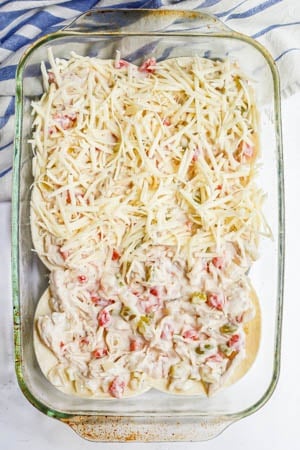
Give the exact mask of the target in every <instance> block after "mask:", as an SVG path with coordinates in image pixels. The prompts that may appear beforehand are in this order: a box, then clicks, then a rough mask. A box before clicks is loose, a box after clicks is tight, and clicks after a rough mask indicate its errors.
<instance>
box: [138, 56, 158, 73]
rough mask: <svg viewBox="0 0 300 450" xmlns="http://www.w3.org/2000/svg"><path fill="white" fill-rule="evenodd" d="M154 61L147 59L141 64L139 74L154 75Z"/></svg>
mask: <svg viewBox="0 0 300 450" xmlns="http://www.w3.org/2000/svg"><path fill="white" fill-rule="evenodd" d="M155 66H156V59H155V58H148V59H146V61H144V62H143V64H142V65H141V66H140V67H139V71H140V72H147V73H154V72H155V69H156V67H155Z"/></svg>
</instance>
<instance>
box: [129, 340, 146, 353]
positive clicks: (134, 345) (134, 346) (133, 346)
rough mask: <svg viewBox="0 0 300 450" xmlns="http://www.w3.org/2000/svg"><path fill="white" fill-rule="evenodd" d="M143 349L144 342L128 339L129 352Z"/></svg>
mask: <svg viewBox="0 0 300 450" xmlns="http://www.w3.org/2000/svg"><path fill="white" fill-rule="evenodd" d="M143 347H144V342H143V341H142V340H141V339H130V344H129V350H130V351H131V352H136V351H138V350H142V348H143Z"/></svg>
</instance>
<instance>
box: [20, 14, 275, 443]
mask: <svg viewBox="0 0 300 450" xmlns="http://www.w3.org/2000/svg"><path fill="white" fill-rule="evenodd" d="M49 47H52V49H53V53H54V55H55V56H56V57H64V58H68V56H69V54H70V51H72V50H75V51H76V52H77V53H79V54H81V55H87V56H95V55H97V56H99V57H100V58H113V57H114V55H115V52H116V50H120V51H121V55H122V57H123V58H125V59H128V60H130V61H132V62H134V63H137V64H138V63H139V62H140V61H141V60H144V59H145V58H148V57H152V56H154V57H155V58H157V59H158V60H161V59H165V58H167V57H174V56H193V55H199V56H204V57H209V58H225V57H229V58H231V59H236V60H237V61H238V62H239V64H240V66H241V68H242V69H243V71H244V72H245V73H246V74H247V75H248V77H250V78H251V79H252V80H253V82H254V85H255V90H256V96H257V103H258V108H259V111H260V116H261V136H260V142H261V167H260V175H259V180H258V183H259V184H260V186H261V187H262V188H263V189H264V191H265V192H266V193H267V198H266V202H265V207H264V212H265V215H266V218H267V221H268V223H269V225H270V227H271V229H272V232H273V236H274V239H273V240H271V239H262V242H261V256H260V259H259V260H258V261H257V262H256V263H255V264H254V266H253V268H252V269H251V274H250V276H251V280H252V282H253V285H254V287H255V289H256V292H257V294H258V297H259V299H260V305H261V313H262V336H261V344H260V350H259V352H258V356H257V358H256V360H255V363H254V365H253V366H252V367H251V369H250V370H249V372H248V373H247V374H246V375H245V376H244V377H243V378H242V379H241V380H240V381H238V382H237V383H235V384H234V385H232V386H230V387H228V388H226V389H224V390H222V391H221V392H219V393H218V394H216V395H215V396H213V397H212V398H197V399H196V401H195V398H193V397H188V396H174V395H170V394H169V395H167V394H163V393H161V392H156V391H154V390H151V391H149V392H147V393H145V394H143V395H142V396H138V397H133V398H129V399H123V400H115V401H108V400H91V399H89V400H86V399H80V398H75V397H72V396H67V395H66V394H63V393H62V392H60V391H58V390H57V389H56V388H54V387H53V386H52V385H51V384H50V383H49V382H48V381H47V380H46V378H45V377H44V376H43V374H42V372H41V370H40V368H39V366H38V363H37V361H36V358H35V354H34V350H33V317H34V312H35V307H36V304H37V302H38V299H39V298H40V296H41V294H42V292H43V291H44V289H45V287H46V286H47V269H46V268H45V267H44V266H43V264H42V263H41V262H40V260H39V258H38V257H37V256H36V254H35V253H34V252H33V251H32V241H31V232H30V223H29V208H30V187H31V184H32V181H33V180H32V174H31V160H32V154H31V148H30V146H29V144H28V139H29V138H30V134H31V123H32V116H31V114H30V102H31V101H32V100H33V99H36V98H38V97H39V96H40V95H41V94H42V82H41V73H40V64H41V62H42V61H43V60H44V59H46V50H47V49H48V48H49ZM283 269H284V192H283V160H282V144H281V118H280V91H279V80H278V74H277V69H276V67H275V65H274V62H273V61H272V59H271V57H270V55H269V54H268V52H267V51H266V50H265V49H264V48H263V47H262V46H261V45H260V44H259V43H257V42H256V41H254V40H252V39H251V38H249V37H247V36H244V35H241V34H238V33H235V32H233V31H232V30H230V29H228V28H227V27H225V26H224V25H223V24H222V23H221V22H220V21H218V20H217V19H216V18H214V17H211V16H208V15H206V14H202V13H200V12H188V11H172V10H92V11H89V12H87V13H85V14H83V15H81V16H79V17H78V18H77V19H76V20H75V21H74V22H73V23H72V24H71V25H70V26H68V27H67V28H65V29H63V30H62V31H59V32H56V33H53V34H51V35H47V36H44V37H43V38H41V39H39V40H38V41H37V42H36V43H34V44H33V45H32V46H31V47H30V48H29V49H28V50H27V51H26V53H25V54H24V55H23V57H22V59H21V61H20V64H19V66H18V70H17V78H16V129H15V148H14V175H13V208H12V273H13V306H14V337H15V367H16V373H17V377H18V381H19V385H20V387H21V389H22V391H23V393H24V395H25V396H26V397H27V398H28V400H29V401H30V402H31V403H32V404H33V405H34V406H35V407H36V408H38V409H39V410H41V411H42V412H44V413H45V414H47V415H49V416H51V417H55V418H57V419H59V420H61V421H63V422H65V423H67V424H68V425H70V426H71V427H72V428H73V429H74V430H75V431H76V432H78V433H79V434H80V435H81V436H83V437H85V438H87V439H90V440H98V441H126V440H137V441H184V440H186V441H187V440H188V441H200V440H205V439H208V438H211V437H214V436H216V435H217V434H219V433H220V432H221V431H222V430H223V429H225V428H226V427H227V426H228V425H229V424H231V423H233V422H234V421H236V420H238V419H240V418H243V417H245V416H247V415H249V414H251V413H253V412H255V411H256V410H257V409H258V408H260V407H261V406H262V405H264V404H265V403H266V401H267V400H268V399H269V398H270V396H271V394H272V392H273V391H274V388H275V386H276V383H277V380H278V376H279V365H280V341H281V320H282V302H283Z"/></svg>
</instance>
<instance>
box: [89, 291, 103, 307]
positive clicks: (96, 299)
mask: <svg viewBox="0 0 300 450" xmlns="http://www.w3.org/2000/svg"><path fill="white" fill-rule="evenodd" d="M91 300H92V302H93V303H95V305H98V304H99V303H100V301H101V297H100V296H99V295H98V294H94V293H92V294H91Z"/></svg>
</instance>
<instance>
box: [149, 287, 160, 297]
mask: <svg viewBox="0 0 300 450" xmlns="http://www.w3.org/2000/svg"><path fill="white" fill-rule="evenodd" d="M149 292H150V294H151V295H154V296H155V297H157V296H158V290H157V288H154V287H153V288H151V289H150V291H149Z"/></svg>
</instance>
